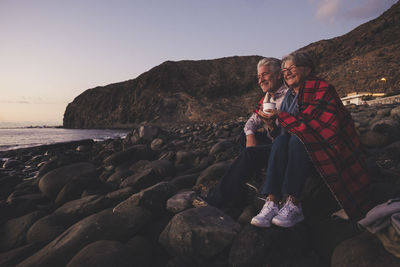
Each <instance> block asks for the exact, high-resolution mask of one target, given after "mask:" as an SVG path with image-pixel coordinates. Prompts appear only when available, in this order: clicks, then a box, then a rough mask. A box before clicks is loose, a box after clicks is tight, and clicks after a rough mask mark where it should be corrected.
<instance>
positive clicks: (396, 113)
mask: <svg viewBox="0 0 400 267" xmlns="http://www.w3.org/2000/svg"><path fill="white" fill-rule="evenodd" d="M390 117H393V118H395V119H398V120H400V106H398V107H395V108H393V109H392V110H391V111H390Z"/></svg>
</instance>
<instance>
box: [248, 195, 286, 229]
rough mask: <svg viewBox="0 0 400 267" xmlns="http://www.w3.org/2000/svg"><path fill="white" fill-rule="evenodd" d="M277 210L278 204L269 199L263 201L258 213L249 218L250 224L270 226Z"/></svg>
mask: <svg viewBox="0 0 400 267" xmlns="http://www.w3.org/2000/svg"><path fill="white" fill-rule="evenodd" d="M278 212H279V207H278V204H276V203H275V202H273V201H271V200H267V201H265V204H264V207H263V208H262V209H261V211H260V213H259V214H258V215H257V216H255V217H253V219H251V222H250V223H251V224H252V225H254V226H258V227H270V226H271V220H272V218H274V217H275V216H276V215H277V214H278Z"/></svg>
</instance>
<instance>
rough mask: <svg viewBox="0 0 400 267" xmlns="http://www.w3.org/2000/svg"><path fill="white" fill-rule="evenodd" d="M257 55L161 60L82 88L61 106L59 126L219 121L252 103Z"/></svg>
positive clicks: (252, 106)
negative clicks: (129, 75) (131, 75)
mask: <svg viewBox="0 0 400 267" xmlns="http://www.w3.org/2000/svg"><path fill="white" fill-rule="evenodd" d="M260 58H261V57H259V56H247V57H229V58H221V59H215V60H200V61H189V60H185V61H179V62H172V61H167V62H164V63H162V64H161V65H159V66H157V67H154V68H153V69H151V70H150V71H148V72H146V73H143V74H142V75H140V76H139V77H138V78H136V79H133V80H129V81H125V82H121V83H116V84H110V85H107V86H104V87H96V88H93V89H89V90H86V91H85V92H83V93H82V94H81V95H79V96H78V97H76V98H75V99H74V101H73V102H72V103H70V104H69V105H68V106H67V109H66V111H65V114H64V127H67V128H94V127H100V128H105V127H131V126H132V125H133V124H135V123H139V122H143V121H148V122H157V123H163V122H165V123H168V122H182V121H186V122H188V121H201V120H209V121H220V120H223V119H228V118H231V117H238V116H240V115H243V114H246V113H247V112H248V111H249V109H250V110H251V109H252V108H254V98H255V99H257V96H256V95H258V96H261V94H260V92H261V90H257V89H256V88H257V86H258V85H257V80H256V75H255V74H256V64H257V62H258V61H259V59H260Z"/></svg>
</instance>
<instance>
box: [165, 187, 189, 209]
mask: <svg viewBox="0 0 400 267" xmlns="http://www.w3.org/2000/svg"><path fill="white" fill-rule="evenodd" d="M195 196H196V192H194V191H185V192H180V193H178V194H176V195H174V196H173V197H171V198H169V199H168V201H167V210H168V211H170V212H173V213H178V212H181V211H183V210H185V209H188V208H190V207H192V202H193V199H194V197H195Z"/></svg>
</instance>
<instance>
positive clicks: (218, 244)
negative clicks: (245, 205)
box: [159, 206, 240, 262]
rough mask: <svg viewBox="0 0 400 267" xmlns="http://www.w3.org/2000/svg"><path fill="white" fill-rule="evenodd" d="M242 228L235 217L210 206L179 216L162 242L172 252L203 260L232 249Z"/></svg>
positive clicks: (167, 228) (176, 216) (164, 234)
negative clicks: (231, 246)
mask: <svg viewBox="0 0 400 267" xmlns="http://www.w3.org/2000/svg"><path fill="white" fill-rule="evenodd" d="M239 230H240V225H239V224H238V223H236V222H235V221H234V220H233V219H232V218H230V217H229V216H227V215H226V214H225V213H223V212H222V211H220V210H218V209H216V208H214V207H211V206H207V207H201V208H193V209H188V210H186V211H183V212H181V213H178V214H177V215H175V216H174V217H173V219H172V220H171V221H170V222H169V224H168V225H167V227H166V228H165V229H164V231H163V232H162V233H161V235H160V238H159V241H160V243H161V244H162V245H163V246H164V248H165V249H166V250H167V251H168V252H169V253H170V254H171V255H174V256H177V257H180V258H183V259H184V258H189V259H193V260H195V261H200V262H201V261H206V260H208V259H210V258H212V257H215V256H216V255H218V254H219V253H221V252H222V251H224V250H225V249H226V248H228V247H229V246H230V245H231V244H232V242H233V239H234V238H235V236H236V235H237V233H238V232H239Z"/></svg>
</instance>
